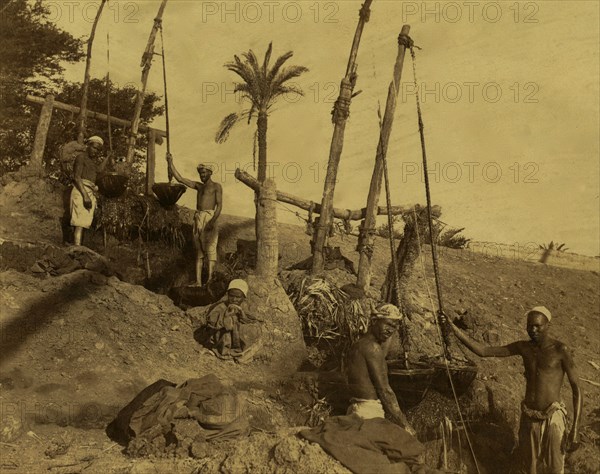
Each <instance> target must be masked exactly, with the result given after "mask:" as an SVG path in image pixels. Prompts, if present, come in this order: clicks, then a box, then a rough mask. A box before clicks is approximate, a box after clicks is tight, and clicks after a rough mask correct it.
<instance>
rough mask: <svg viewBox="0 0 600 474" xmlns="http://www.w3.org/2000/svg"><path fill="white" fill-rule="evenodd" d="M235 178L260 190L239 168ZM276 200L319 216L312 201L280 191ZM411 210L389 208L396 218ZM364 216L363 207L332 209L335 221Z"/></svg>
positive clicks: (382, 208)
mask: <svg viewBox="0 0 600 474" xmlns="http://www.w3.org/2000/svg"><path fill="white" fill-rule="evenodd" d="M235 177H236V178H237V179H238V180H240V181H241V182H242V183H244V184H245V185H246V186H248V187H249V188H250V189H252V190H254V191H258V190H259V189H260V185H259V183H258V180H257V179H256V178H254V177H253V176H251V175H249V174H248V173H246V172H245V171H242V170H240V169H239V168H238V169H236V170H235ZM277 200H278V201H281V202H285V203H287V204H291V205H293V206H296V207H299V208H300V209H304V210H305V211H309V210H311V208H312V211H313V212H315V213H317V214H321V205H320V204H318V203H316V202H314V201H309V200H307V199H302V198H299V197H297V196H293V195H291V194H288V193H284V192H281V191H277ZM413 208H414V206H392V208H391V210H392V215H395V216H396V215H399V214H404V213H405V212H409V211H412V210H413ZM377 213H378V214H379V215H385V214H387V207H385V206H379V207H378V208H377ZM365 214H366V208H364V207H363V208H362V209H355V210H351V209H339V208H336V207H334V208H333V217H335V218H336V219H344V220H346V219H347V220H351V221H360V220H362V219H364V218H365Z"/></svg>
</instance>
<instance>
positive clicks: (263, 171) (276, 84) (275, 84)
mask: <svg viewBox="0 0 600 474" xmlns="http://www.w3.org/2000/svg"><path fill="white" fill-rule="evenodd" d="M272 50H273V43H272V42H271V43H269V47H268V48H267V52H266V53H265V59H264V61H263V64H262V66H260V65H259V64H258V60H257V58H256V55H255V54H254V52H253V51H252V50H251V49H250V50H249V51H248V52H247V53H243V54H242V57H243V60H242V59H240V58H239V57H238V56H237V55H234V56H233V57H234V61H233V62H228V63H226V64H225V67H226V68H227V69H229V70H230V71H231V72H234V73H236V74H237V75H238V76H240V77H241V78H242V82H236V83H235V92H240V93H241V95H242V98H243V99H247V100H248V101H249V102H250V108H249V109H247V110H244V111H243V112H241V113H239V114H238V113H232V114H229V115H227V116H226V117H225V118H224V119H223V120H222V121H221V125H220V126H219V130H218V131H217V134H216V136H215V141H216V142H217V143H223V142H224V141H225V140H227V137H228V136H229V132H230V130H231V129H232V127H233V126H234V125H235V124H236V123H238V122H239V121H240V120H241V119H242V118H247V119H248V123H250V122H251V121H252V119H253V118H254V117H255V116H256V128H257V130H256V133H255V143H254V145H255V146H254V156H256V140H258V176H257V178H258V181H259V182H260V183H262V182H264V180H265V178H266V177H267V117H268V115H269V111H270V110H271V107H273V105H274V104H275V102H276V101H277V99H278V98H279V97H281V96H282V95H284V94H298V95H304V93H303V92H302V89H300V88H299V87H297V86H296V85H293V84H286V83H287V82H288V81H289V80H290V79H294V78H295V77H298V76H300V75H301V74H302V73H304V72H306V71H308V69H307V68H305V67H304V66H288V67H282V66H283V64H284V63H285V62H286V61H287V60H288V59H290V58H291V57H292V56H293V54H294V53H293V52H292V51H288V52H287V53H285V54H284V55H282V56H280V57H279V58H277V60H276V61H275V63H274V64H273V67H272V68H271V69H269V60H270V59H271V52H272Z"/></svg>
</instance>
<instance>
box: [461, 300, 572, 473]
mask: <svg viewBox="0 0 600 474" xmlns="http://www.w3.org/2000/svg"><path fill="white" fill-rule="evenodd" d="M525 318H526V320H527V333H528V335H529V341H516V342H512V343H510V344H508V345H506V346H499V347H490V346H485V345H483V344H481V343H479V342H477V341H474V340H472V339H471V338H470V337H469V336H467V335H466V334H465V333H464V332H463V331H461V330H460V329H459V328H458V327H456V325H455V324H453V323H452V322H450V323H449V325H450V327H451V328H452V330H453V331H454V334H456V337H457V338H458V339H459V340H460V341H461V342H462V343H463V344H464V345H465V346H467V347H468V348H469V349H470V350H471V351H473V352H474V353H475V354H477V355H478V356H480V357H509V356H517V355H518V356H521V359H522V360H523V365H524V368H525V399H524V400H523V402H522V404H521V421H520V426H519V450H518V451H519V456H518V459H517V464H518V466H516V467H517V469H518V471H517V472H518V473H527V474H540V473H546V472H548V473H552V474H558V473H563V472H564V463H565V452H571V451H574V450H575V449H577V448H578V447H579V435H578V426H579V419H580V416H581V408H582V394H581V389H580V388H579V375H578V374H577V369H576V367H575V362H574V360H573V356H572V355H571V351H570V350H569V349H568V348H567V346H566V345H565V344H563V343H562V342H560V341H558V340H556V339H552V338H550V337H549V336H548V328H549V326H550V321H551V320H552V314H551V313H550V311H549V310H548V308H546V307H545V306H536V307H534V308H532V309H530V310H529V311H527V312H526V313H525ZM565 374H566V375H567V378H568V380H569V383H570V384H571V389H572V392H573V425H572V427H571V430H570V431H569V434H568V435H567V436H565V435H566V424H567V423H566V414H567V410H566V407H565V404H564V403H563V402H562V401H561V396H560V390H561V388H562V383H563V379H564V376H565Z"/></svg>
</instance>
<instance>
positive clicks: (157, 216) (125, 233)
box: [96, 193, 185, 248]
mask: <svg viewBox="0 0 600 474" xmlns="http://www.w3.org/2000/svg"><path fill="white" fill-rule="evenodd" d="M100 228H102V229H104V230H105V231H106V232H107V233H108V234H110V235H113V236H115V237H116V238H117V239H119V240H121V241H127V240H135V239H141V240H142V241H146V242H147V241H159V242H162V243H164V244H167V245H171V246H173V247H176V248H183V246H184V244H185V238H184V235H183V231H182V222H181V220H180V218H179V213H178V212H177V211H176V210H175V209H164V208H163V207H161V206H160V204H159V203H158V201H157V200H156V199H154V198H153V197H150V196H136V195H133V194H130V193H127V194H124V195H123V196H121V197H119V198H116V199H106V198H103V197H101V198H100V200H99V202H98V210H97V215H96V229H100Z"/></svg>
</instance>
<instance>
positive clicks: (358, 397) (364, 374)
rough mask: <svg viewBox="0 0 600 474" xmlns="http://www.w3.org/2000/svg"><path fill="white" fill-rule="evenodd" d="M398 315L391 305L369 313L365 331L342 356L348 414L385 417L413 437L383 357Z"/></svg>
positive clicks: (362, 416)
mask: <svg viewBox="0 0 600 474" xmlns="http://www.w3.org/2000/svg"><path fill="white" fill-rule="evenodd" d="M401 320H402V315H401V314H400V310H398V308H397V307H396V306H394V305H392V304H384V305H382V306H379V307H378V308H377V309H375V310H374V312H373V313H372V314H371V322H370V325H369V332H368V333H367V334H365V335H363V336H361V338H360V339H359V340H358V341H356V342H355V343H354V344H353V345H352V347H351V348H350V351H349V353H348V356H347V359H346V367H347V376H348V388H349V391H350V396H351V397H352V398H350V403H351V405H350V407H349V408H348V413H347V414H348V415H350V414H355V415H357V416H359V417H360V418H363V419H370V418H385V417H386V416H387V418H389V419H390V420H391V421H392V422H394V423H395V424H397V425H399V426H400V427H402V428H404V429H405V430H406V431H408V432H409V433H410V434H411V435H413V436H416V433H415V431H414V430H413V428H412V427H411V426H410V425H409V424H408V420H407V419H406V416H405V415H404V413H402V410H400V406H399V405H398V400H397V399H396V394H395V393H394V391H393V390H392V387H390V383H389V380H388V368H387V362H386V360H385V358H386V356H387V353H388V351H389V346H390V337H391V336H392V335H393V334H394V333H395V332H397V331H398V329H399V326H400V321H401Z"/></svg>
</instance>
